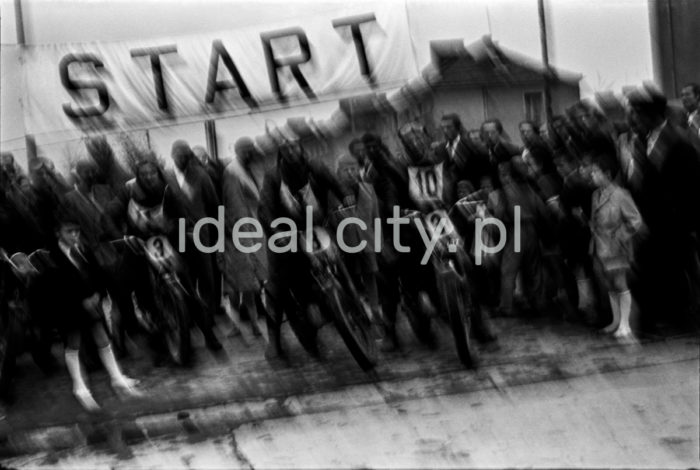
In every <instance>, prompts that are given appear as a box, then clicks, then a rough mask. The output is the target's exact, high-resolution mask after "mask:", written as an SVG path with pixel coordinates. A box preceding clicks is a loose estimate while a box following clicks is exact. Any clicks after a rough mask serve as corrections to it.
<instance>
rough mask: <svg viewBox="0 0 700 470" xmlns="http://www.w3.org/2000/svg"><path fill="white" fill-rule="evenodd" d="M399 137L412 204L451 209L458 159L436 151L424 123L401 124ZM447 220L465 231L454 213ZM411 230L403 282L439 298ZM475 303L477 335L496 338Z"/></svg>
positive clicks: (428, 209) (426, 210) (473, 280)
mask: <svg viewBox="0 0 700 470" xmlns="http://www.w3.org/2000/svg"><path fill="white" fill-rule="evenodd" d="M399 140H400V141H401V144H402V146H403V148H404V151H405V154H406V162H407V164H406V169H405V171H406V175H407V181H408V196H409V203H410V205H411V207H410V208H411V209H418V210H419V211H421V212H422V213H424V214H425V213H429V212H432V211H435V210H445V211H449V210H450V208H451V207H452V205H453V204H454V203H455V202H456V201H457V194H458V190H457V186H458V181H460V180H462V178H461V177H460V172H459V168H458V167H457V165H456V163H455V161H454V160H453V159H450V158H449V154H448V153H444V152H441V153H439V152H438V151H437V150H438V149H439V144H438V145H435V144H433V143H431V140H430V136H429V134H428V132H427V131H426V129H425V127H424V126H423V125H422V124H419V123H416V122H409V123H407V124H405V125H404V126H402V127H401V128H400V129H399ZM461 176H463V175H461ZM446 222H447V226H449V225H453V226H454V228H455V229H456V231H457V233H465V230H466V229H465V224H464V221H463V220H461V219H459V218H457V217H455V214H453V215H451V216H450V218H449V219H448V220H447V221H446ZM412 225H413V224H412ZM412 228H415V227H412ZM409 234H411V236H410V237H409V238H408V240H409V241H408V244H409V247H411V252H410V253H407V254H406V255H405V256H404V257H403V263H402V264H404V263H405V267H404V269H402V270H401V272H402V282H403V283H404V284H405V285H406V284H407V286H405V287H407V289H406V291H407V292H409V293H411V292H425V293H426V294H427V295H428V296H429V297H430V298H432V299H436V298H438V297H437V296H436V295H437V294H436V292H437V291H436V288H437V287H436V284H435V282H436V280H435V278H434V273H433V272H432V269H430V266H429V265H421V264H420V262H419V260H420V258H421V257H422V255H423V249H424V247H423V242H422V240H421V239H420V236H419V234H418V233H417V230H411V231H409ZM414 251H416V253H414ZM470 261H471V260H470V259H469V258H468V257H465V259H464V262H465V263H467V266H465V268H466V269H467V273H468V276H469V278H470V282H471V283H472V285H474V284H476V278H477V277H476V276H475V272H474V266H473V265H472V264H471V262H470ZM476 294H477V293H476V291H474V292H473V297H474V301H475V303H478V299H477V298H476V297H477V296H476ZM409 300H410V299H409ZM475 307H477V308H475V312H474V315H473V320H474V321H473V326H474V328H473V332H474V335H475V337H476V338H477V339H480V340H483V341H491V340H493V339H495V336H494V334H493V333H492V332H491V329H490V326H489V322H488V319H487V318H486V317H485V313H484V312H482V311H481V309H480V308H478V305H475Z"/></svg>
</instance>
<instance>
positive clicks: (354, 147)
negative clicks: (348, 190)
mask: <svg viewBox="0 0 700 470" xmlns="http://www.w3.org/2000/svg"><path fill="white" fill-rule="evenodd" d="M348 151H349V152H350V155H352V156H353V157H354V158H355V160H357V162H358V163H359V164H360V168H361V169H362V170H363V171H364V168H365V165H367V164H369V163H370V162H369V161H368V160H367V148H366V147H365V143H364V142H362V139H352V140H351V141H350V143H349V144H348Z"/></svg>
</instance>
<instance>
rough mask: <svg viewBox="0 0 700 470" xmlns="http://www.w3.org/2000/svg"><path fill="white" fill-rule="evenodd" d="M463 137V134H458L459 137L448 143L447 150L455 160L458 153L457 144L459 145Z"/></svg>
mask: <svg viewBox="0 0 700 470" xmlns="http://www.w3.org/2000/svg"><path fill="white" fill-rule="evenodd" d="M461 139H462V136H461V135H459V134H457V137H455V139H454V140H453V141H452V142H448V143H447V152H448V153H449V154H450V158H451V159H452V160H454V158H455V155H456V154H457V145H459V142H460V140H461Z"/></svg>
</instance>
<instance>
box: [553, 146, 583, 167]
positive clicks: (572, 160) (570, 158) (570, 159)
mask: <svg viewBox="0 0 700 470" xmlns="http://www.w3.org/2000/svg"><path fill="white" fill-rule="evenodd" d="M554 160H555V161H556V160H561V161H563V162H564V163H568V164H569V165H578V164H579V163H580V160H579V159H578V157H577V156H576V155H574V154H572V153H571V152H569V151H567V150H564V149H559V150H557V151H555V152H554Z"/></svg>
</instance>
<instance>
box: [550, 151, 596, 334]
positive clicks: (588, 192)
mask: <svg viewBox="0 0 700 470" xmlns="http://www.w3.org/2000/svg"><path fill="white" fill-rule="evenodd" d="M554 163H555V165H556V168H557V173H559V176H560V177H561V178H562V189H561V192H560V194H559V208H560V209H561V212H560V213H559V220H558V233H559V234H560V235H559V237H558V238H559V240H560V243H561V248H562V254H563V256H564V261H565V262H566V264H567V267H568V270H569V271H571V272H573V274H574V277H575V279H576V287H577V297H578V310H579V311H582V312H584V313H585V314H586V315H588V320H590V321H591V323H592V322H594V321H595V320H594V319H593V312H594V310H595V307H596V298H597V297H596V294H595V292H596V291H595V289H594V285H593V283H592V277H593V266H592V265H591V262H590V261H591V260H590V257H589V255H588V251H589V247H590V241H591V233H590V227H589V222H588V221H589V220H590V217H591V201H592V197H593V191H594V190H595V187H594V186H593V185H592V184H591V183H590V180H588V179H586V178H584V176H583V174H582V172H581V171H580V162H579V160H578V159H577V158H576V157H574V156H573V155H571V154H569V153H568V152H565V151H564V152H561V153H558V154H557V155H556V157H555V158H554Z"/></svg>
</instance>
